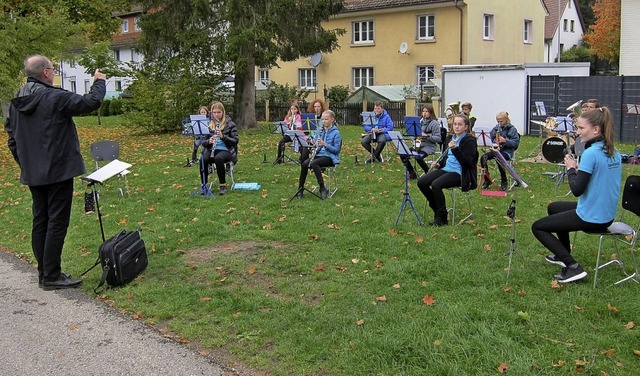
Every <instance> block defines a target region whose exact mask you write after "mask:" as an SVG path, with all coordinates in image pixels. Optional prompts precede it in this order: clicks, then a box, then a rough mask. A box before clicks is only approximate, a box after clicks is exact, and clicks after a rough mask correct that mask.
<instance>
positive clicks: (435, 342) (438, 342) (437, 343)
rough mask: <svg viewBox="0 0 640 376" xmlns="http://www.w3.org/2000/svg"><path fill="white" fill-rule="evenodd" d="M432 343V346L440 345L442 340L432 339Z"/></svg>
mask: <svg viewBox="0 0 640 376" xmlns="http://www.w3.org/2000/svg"><path fill="white" fill-rule="evenodd" d="M433 345H434V346H440V345H442V340H439V339H436V340H435V341H433Z"/></svg>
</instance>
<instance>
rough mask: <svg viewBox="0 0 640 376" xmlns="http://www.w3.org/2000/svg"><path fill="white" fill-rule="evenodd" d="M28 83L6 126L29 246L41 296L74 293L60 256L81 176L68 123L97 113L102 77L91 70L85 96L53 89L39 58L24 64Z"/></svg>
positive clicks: (102, 91)
mask: <svg viewBox="0 0 640 376" xmlns="http://www.w3.org/2000/svg"><path fill="white" fill-rule="evenodd" d="M24 69H25V73H26V75H27V83H26V84H25V85H24V86H23V87H21V88H20V90H19V91H18V94H17V95H16V97H15V98H13V99H12V100H11V106H10V109H9V119H8V121H7V122H6V124H5V130H6V132H7V133H8V136H9V138H8V144H9V149H10V150H11V154H13V158H14V159H15V160H16V162H17V163H18V165H19V166H20V170H21V172H20V183H22V184H25V185H28V186H29V190H30V191H31V197H32V199H33V206H32V211H33V225H32V229H31V246H32V248H33V254H34V255H35V258H36V261H37V262H38V280H39V283H40V284H41V286H42V288H43V289H44V290H55V289H62V288H73V287H78V286H80V284H81V283H82V280H79V279H72V278H71V276H70V275H68V274H66V273H62V269H61V260H60V259H61V256H62V248H63V246H64V239H65V237H66V235H67V229H68V227H69V221H70V218H71V202H72V198H73V179H74V178H75V177H76V176H79V175H82V174H84V173H85V172H86V170H85V167H84V161H83V159H82V154H81V153H80V141H79V140H78V132H77V130H76V126H75V124H74V122H73V119H72V117H73V116H75V115H80V114H84V113H89V112H91V111H94V110H97V109H98V108H100V105H101V104H102V100H103V99H104V95H105V92H106V76H105V75H104V74H103V73H100V71H99V70H96V72H95V75H94V77H93V78H94V82H93V86H91V90H90V91H89V93H87V94H85V95H79V94H75V93H71V92H68V91H65V90H63V89H60V88H56V87H54V86H53V78H54V72H53V65H52V64H51V61H50V60H49V59H48V58H47V57H45V56H42V55H32V56H28V57H27V58H26V59H25V60H24Z"/></svg>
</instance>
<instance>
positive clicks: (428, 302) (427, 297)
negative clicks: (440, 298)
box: [422, 294, 436, 306]
mask: <svg viewBox="0 0 640 376" xmlns="http://www.w3.org/2000/svg"><path fill="white" fill-rule="evenodd" d="M422 303H424V304H426V305H428V306H432V305H434V304H436V300H435V299H434V298H433V296H431V295H429V294H427V295H425V296H423V297H422Z"/></svg>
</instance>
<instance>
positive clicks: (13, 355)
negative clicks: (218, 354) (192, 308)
mask: <svg viewBox="0 0 640 376" xmlns="http://www.w3.org/2000/svg"><path fill="white" fill-rule="evenodd" d="M0 349H2V351H1V353H2V355H0V375H82V376H86V375H225V376H226V375H235V374H236V372H234V371H233V370H229V369H226V368H224V367H221V366H219V365H217V364H213V363H212V362H211V361H210V360H208V359H206V358H204V357H201V356H199V355H198V354H196V353H194V352H193V351H191V350H189V349H187V348H185V347H183V346H181V345H179V344H177V343H176V342H174V341H171V340H169V339H167V338H164V337H162V336H161V335H160V334H159V333H158V332H157V331H155V330H153V329H151V328H149V327H147V326H145V325H143V324H142V323H140V322H138V321H136V320H133V319H131V318H130V317H127V316H124V315H122V314H120V313H118V312H117V311H116V310H114V309H112V308H110V307H108V306H106V305H104V304H103V303H101V302H99V301H97V300H95V299H93V298H91V297H89V296H87V295H86V293H85V292H83V291H81V290H58V291H44V290H42V289H40V288H39V287H38V283H37V272H36V271H35V269H34V268H33V267H32V266H31V265H28V264H27V263H25V262H24V261H22V260H20V259H18V258H17V257H15V256H14V255H12V254H9V253H6V252H4V251H2V250H0Z"/></svg>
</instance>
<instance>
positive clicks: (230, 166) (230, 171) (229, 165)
mask: <svg viewBox="0 0 640 376" xmlns="http://www.w3.org/2000/svg"><path fill="white" fill-rule="evenodd" d="M234 167H235V163H233V162H227V163H225V164H224V173H225V174H226V175H227V176H228V177H229V180H231V185H229V184H227V186H228V187H230V188H229V190H230V191H231V190H233V187H234V186H235V185H236V180H235V178H234V177H233V169H234ZM215 172H216V165H215V163H211V164H210V165H209V173H210V174H211V175H212V176H214V175H213V174H214V173H215ZM213 180H214V179H211V180H210V181H209V189H210V190H211V189H213Z"/></svg>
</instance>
